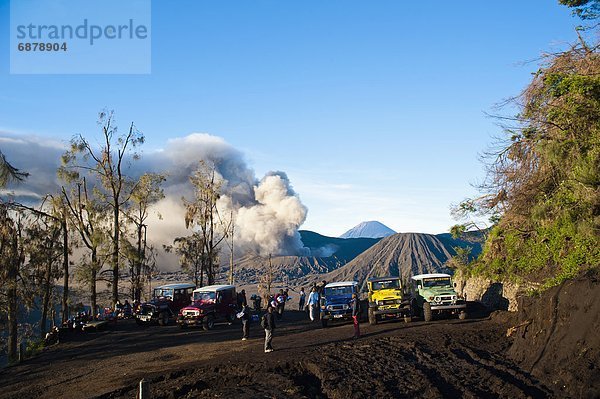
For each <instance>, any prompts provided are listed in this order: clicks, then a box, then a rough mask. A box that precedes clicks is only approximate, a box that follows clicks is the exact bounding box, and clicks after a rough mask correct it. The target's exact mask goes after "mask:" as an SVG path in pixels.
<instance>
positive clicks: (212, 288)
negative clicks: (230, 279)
mask: <svg viewBox="0 0 600 399" xmlns="http://www.w3.org/2000/svg"><path fill="white" fill-rule="evenodd" d="M193 300H194V302H193V303H192V304H191V305H190V306H187V307H185V308H183V309H181V311H180V312H179V316H178V317H177V324H179V326H180V327H181V328H186V327H190V326H202V327H203V328H204V329H205V330H210V329H212V328H213V326H214V325H215V322H216V321H220V320H223V321H227V322H228V323H233V322H234V321H235V314H236V305H237V295H236V293H235V287H234V286H233V285H208V286H206V287H202V288H198V289H196V290H194V294H193Z"/></svg>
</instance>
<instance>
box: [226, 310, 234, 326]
mask: <svg viewBox="0 0 600 399" xmlns="http://www.w3.org/2000/svg"><path fill="white" fill-rule="evenodd" d="M233 322H235V313H229V314H228V315H227V323H229V325H232V324H233Z"/></svg>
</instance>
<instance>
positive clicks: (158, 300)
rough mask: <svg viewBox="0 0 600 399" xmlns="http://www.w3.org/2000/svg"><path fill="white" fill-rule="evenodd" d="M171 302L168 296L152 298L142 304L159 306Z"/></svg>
mask: <svg viewBox="0 0 600 399" xmlns="http://www.w3.org/2000/svg"><path fill="white" fill-rule="evenodd" d="M169 302H171V300H170V299H168V298H154V299H152V300H150V301H148V302H144V303H142V306H160V305H164V304H168V303H169Z"/></svg>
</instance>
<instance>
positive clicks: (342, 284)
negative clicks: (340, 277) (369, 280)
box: [325, 281, 358, 288]
mask: <svg viewBox="0 0 600 399" xmlns="http://www.w3.org/2000/svg"><path fill="white" fill-rule="evenodd" d="M347 285H358V282H356V281H338V282H336V283H329V284H327V285H326V286H325V288H332V287H345V286H347Z"/></svg>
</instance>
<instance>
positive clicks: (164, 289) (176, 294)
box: [135, 283, 196, 326]
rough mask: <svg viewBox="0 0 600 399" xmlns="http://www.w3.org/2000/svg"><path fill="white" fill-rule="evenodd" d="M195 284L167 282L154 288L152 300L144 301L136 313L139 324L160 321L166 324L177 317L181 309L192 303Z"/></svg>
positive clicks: (162, 324)
mask: <svg viewBox="0 0 600 399" xmlns="http://www.w3.org/2000/svg"><path fill="white" fill-rule="evenodd" d="M194 288H196V286H195V285H194V284H188V283H183V284H167V285H161V286H160V287H156V288H154V290H153V295H152V300H151V301H149V302H145V303H142V304H141V305H140V310H139V312H138V313H136V315H135V321H136V322H137V323H138V324H140V325H141V324H151V323H158V324H159V325H161V326H166V325H167V324H169V321H171V320H173V319H175V318H176V317H177V314H178V313H179V310H180V309H181V308H183V307H184V306H187V305H189V304H190V303H191V295H192V291H193V289H194Z"/></svg>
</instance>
